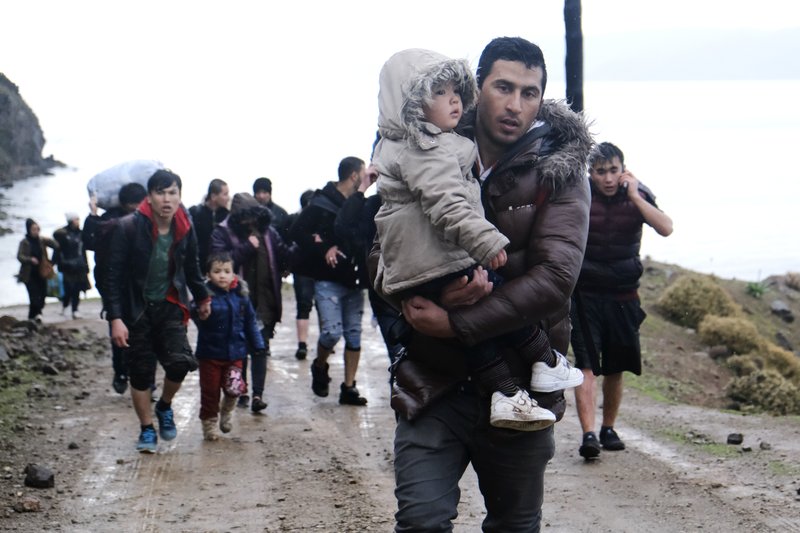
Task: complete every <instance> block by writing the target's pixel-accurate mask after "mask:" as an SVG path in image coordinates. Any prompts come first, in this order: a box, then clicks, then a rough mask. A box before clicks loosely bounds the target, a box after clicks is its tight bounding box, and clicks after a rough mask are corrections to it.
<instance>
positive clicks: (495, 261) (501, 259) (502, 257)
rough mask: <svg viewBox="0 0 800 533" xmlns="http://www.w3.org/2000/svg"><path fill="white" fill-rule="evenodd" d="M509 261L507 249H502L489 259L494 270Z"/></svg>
mask: <svg viewBox="0 0 800 533" xmlns="http://www.w3.org/2000/svg"><path fill="white" fill-rule="evenodd" d="M506 261H508V254H506V251H505V250H500V252H499V253H498V254H497V255H496V256H494V257H493V258H492V260H491V261H489V268H491V269H492V270H497V269H498V268H500V267H501V266H503V265H505V264H506Z"/></svg>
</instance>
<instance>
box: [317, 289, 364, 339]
mask: <svg viewBox="0 0 800 533" xmlns="http://www.w3.org/2000/svg"><path fill="white" fill-rule="evenodd" d="M314 300H315V301H316V303H317V311H318V313H319V344H320V346H322V347H323V348H325V349H326V350H333V347H334V346H336V343H337V342H339V339H340V338H342V336H344V346H345V349H346V350H353V351H358V350H360V349H361V317H362V316H363V314H364V291H363V290H361V289H358V288H352V289H351V288H348V287H345V286H344V285H341V284H339V283H336V282H334V281H317V282H315V283H314Z"/></svg>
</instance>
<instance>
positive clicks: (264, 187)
mask: <svg viewBox="0 0 800 533" xmlns="http://www.w3.org/2000/svg"><path fill="white" fill-rule="evenodd" d="M259 191H265V192H268V193H270V194H272V180H270V179H269V178H258V179H257V180H256V181H254V182H253V194H258V192H259Z"/></svg>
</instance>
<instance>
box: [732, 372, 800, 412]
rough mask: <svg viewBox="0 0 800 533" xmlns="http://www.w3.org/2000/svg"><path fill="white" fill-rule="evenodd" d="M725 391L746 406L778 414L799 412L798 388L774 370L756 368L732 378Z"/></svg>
mask: <svg viewBox="0 0 800 533" xmlns="http://www.w3.org/2000/svg"><path fill="white" fill-rule="evenodd" d="M727 391H728V395H729V396H730V397H731V398H732V399H734V400H736V401H738V402H742V403H743V404H745V405H746V406H751V407H755V408H756V409H763V410H765V411H769V412H770V413H774V414H778V415H789V414H797V413H800V390H798V388H797V387H796V386H795V385H794V384H793V383H791V382H790V381H788V380H787V379H785V378H784V377H783V376H781V375H780V374H779V373H778V372H776V371H774V370H756V371H755V372H751V373H749V374H747V375H746V376H741V377H738V378H734V379H733V380H732V381H731V382H730V383H729V384H728V387H727Z"/></svg>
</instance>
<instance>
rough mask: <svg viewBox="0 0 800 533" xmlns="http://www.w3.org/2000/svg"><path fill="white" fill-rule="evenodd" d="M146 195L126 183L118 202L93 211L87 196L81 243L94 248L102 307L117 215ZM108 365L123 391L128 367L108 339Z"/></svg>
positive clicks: (118, 389) (141, 188)
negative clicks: (86, 213) (113, 205)
mask: <svg viewBox="0 0 800 533" xmlns="http://www.w3.org/2000/svg"><path fill="white" fill-rule="evenodd" d="M146 196H147V190H145V188H144V186H142V185H140V184H139V183H128V184H126V185H123V186H122V188H121V189H120V190H119V205H118V206H116V207H112V208H110V209H108V210H107V211H105V212H104V213H103V214H102V215H98V214H97V197H95V196H93V197H92V198H91V199H90V200H89V211H90V212H89V216H87V217H86V220H85V221H84V222H83V231H82V238H83V247H84V248H85V249H86V250H92V251H94V285H95V287H97V291H98V292H99V293H100V297H101V298H102V299H103V310H104V311H105V309H106V305H105V292H106V286H105V285H106V284H105V276H106V273H107V270H108V250H109V248H110V247H111V238H112V235H113V233H114V228H115V227H116V226H117V223H118V221H119V219H120V218H121V217H123V216H125V215H127V214H129V213H133V212H134V211H136V208H137V207H138V206H139V204H140V203H141V202H142V200H144V199H145V197H146ZM111 365H112V366H113V368H114V379H113V381H112V382H111V386H112V387H113V388H114V391H116V392H117V394H124V393H125V391H126V390H127V389H128V371H127V370H126V369H125V360H124V357H123V349H122V348H120V347H119V346H116V345H115V344H114V343H113V342H112V343H111Z"/></svg>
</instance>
